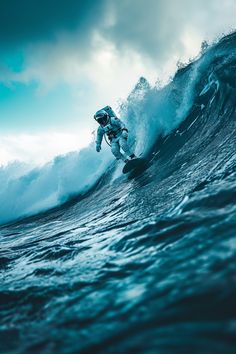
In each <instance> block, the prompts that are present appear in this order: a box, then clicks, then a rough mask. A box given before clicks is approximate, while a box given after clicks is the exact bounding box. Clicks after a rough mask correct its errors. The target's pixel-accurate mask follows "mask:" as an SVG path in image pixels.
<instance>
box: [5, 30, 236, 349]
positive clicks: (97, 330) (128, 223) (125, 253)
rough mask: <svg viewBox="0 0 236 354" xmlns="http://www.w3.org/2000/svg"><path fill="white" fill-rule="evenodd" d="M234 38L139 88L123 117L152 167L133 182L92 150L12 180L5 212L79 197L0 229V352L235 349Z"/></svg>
mask: <svg viewBox="0 0 236 354" xmlns="http://www.w3.org/2000/svg"><path fill="white" fill-rule="evenodd" d="M235 44H236V34H235V33H234V34H231V35H229V36H227V37H225V38H223V39H222V40H221V41H220V42H219V43H217V44H216V45H214V46H213V47H211V48H209V49H208V50H207V51H206V52H205V53H204V54H202V56H201V57H200V58H199V59H198V60H197V61H195V62H194V63H191V64H190V65H188V66H187V67H185V68H183V69H180V70H179V71H178V72H177V73H176V75H175V77H174V79H173V80H172V82H170V84H169V85H167V86H166V87H164V88H163V89H161V90H158V89H157V88H150V87H149V85H148V84H147V82H146V81H145V80H144V79H141V80H140V82H139V84H138V85H137V87H136V88H135V90H134V91H133V92H132V93H131V95H130V96H129V97H128V99H127V102H126V103H125V104H124V105H123V107H122V112H123V115H124V116H126V117H128V122H129V125H130V127H131V130H133V131H134V135H133V143H134V144H135V145H136V150H137V152H138V153H141V152H142V153H143V155H144V156H145V157H146V158H147V159H149V160H150V162H151V166H150V167H149V169H148V170H147V171H145V173H143V174H142V175H139V176H137V177H136V178H135V179H132V180H128V179H127V178H125V177H124V176H122V175H121V174H120V170H119V166H118V167H117V166H116V164H112V163H111V160H110V157H108V156H109V155H108V152H107V154H105V155H106V156H107V157H106V158H105V159H104V160H98V162H97V164H98V165H97V166H94V167H93V166H92V163H94V161H96V159H95V160H94V155H93V154H94V153H93V151H92V147H89V148H88V149H87V150H84V151H83V152H81V153H80V154H81V156H80V155H77V154H73V155H68V156H65V157H62V158H58V160H57V159H56V160H55V161H54V162H53V163H52V164H51V165H47V166H45V167H43V168H42V169H40V170H35V171H32V172H30V173H27V174H25V175H24V176H21V177H19V176H16V177H15V179H14V180H9V184H8V185H7V186H6V190H8V193H7V192H6V194H5V196H4V192H2V194H1V200H6V202H8V199H7V195H8V198H9V199H11V198H14V196H16V195H18V196H19V195H20V193H21V194H22V195H20V200H19V203H21V207H22V209H23V211H22V210H20V207H19V208H18V211H16V212H15V215H14V217H20V216H23V215H26V214H30V213H37V212H38V211H42V210H45V209H47V207H51V206H56V205H59V204H60V203H61V202H63V201H65V200H67V199H68V197H69V196H70V195H74V194H75V192H76V193H78V191H79V192H80V193H81V192H82V193H81V195H80V197H78V199H75V200H73V201H71V202H68V203H67V204H64V205H61V206H60V207H58V208H56V209H54V210H52V211H48V212H45V213H44V214H41V215H36V216H34V217H30V218H28V219H24V220H21V221H17V222H15V223H12V224H9V225H5V226H2V227H1V229H0V231H1V235H0V242H1V253H0V266H1V272H2V274H4V275H5V277H4V281H3V282H2V284H1V290H0V299H1V307H0V311H1V316H0V329H1V331H0V333H1V336H2V338H3V337H4V340H0V350H2V351H3V352H4V353H8V352H9V353H10V352H11V353H30V352H34V353H40V352H55V353H65V352H68V353H80V352H81V353H100V352H101V353H114V352H116V353H128V352H139V353H155V352H158V353H173V352H176V353H177V352H178V353H180V352H181V353H182V352H186V351H188V352H199V353H207V352H211V353H212V352H214V353H231V352H233V350H234V348H235V334H236V333H235V331H236V329H235V317H236V313H235V295H236V281H235V271H236V265H235V256H236V244H235V236H234V235H235V230H236V217H235V208H236V204H235V196H236V182H235V181H236V154H235V146H236V133H235V122H236V120H235V119H236V113H235V104H236V98H235V97H236V84H235V83H236V74H235V73H236V70H235V69H236V49H235V48H236V46H235ZM136 137H137V138H136ZM83 158H84V160H86V161H87V158H91V164H87V163H86V162H84V164H83V163H82V162H81V161H83ZM96 158H97V155H96ZM78 164H80V166H81V169H80V170H79V171H80V172H77V169H76V166H77V165H78ZM96 167H97V168H96ZM85 168H88V170H87V171H86V174H83V173H84V169H85ZM61 171H69V172H70V173H68V174H67V175H64V176H63V178H64V179H63V178H62V177H61V175H60V174H61V173H62V172H61ZM63 173H64V172H63ZM77 173H80V175H77ZM55 176H57V177H56V178H55ZM85 176H89V178H90V179H89V180H87V178H86V177H85ZM79 177H81V179H80V180H79V181H78V179H79ZM62 181H63V183H62ZM81 181H82V182H81ZM49 182H50V183H49ZM36 183H37V184H36ZM36 185H37V186H38V194H37V192H36V191H35V188H34V187H35V186H36ZM45 186H47V189H46V190H44V194H43V198H45V200H50V198H51V196H53V195H54V196H55V199H54V200H53V203H51V204H48V205H46V206H45V204H44V205H42V204H41V205H40V202H41V201H42V200H44V199H43V198H42V194H40V192H41V188H42V190H43V189H44V187H45ZM9 191H10V193H9ZM27 191H28V192H27ZM33 191H34V192H33ZM14 193H15V194H14ZM32 193H34V197H33V199H32V196H31V194H32ZM82 194H83V195H82ZM49 197H50V198H49ZM3 198H5V199H3ZM27 198H28V199H27ZM10 203H11V202H9V205H8V206H7V208H8V209H7V210H8V211H6V213H5V216H4V217H3V218H2V221H6V220H9V217H8V216H7V215H10V210H11V208H12V205H11V204H10ZM29 206H31V207H32V206H34V208H33V207H32V209H31V210H29ZM1 208H2V210H1V214H2V212H4V208H3V207H2V206H1ZM8 213H9V214H8ZM2 338H0V339H2Z"/></svg>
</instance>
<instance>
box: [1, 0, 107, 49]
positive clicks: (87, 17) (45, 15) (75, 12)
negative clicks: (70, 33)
mask: <svg viewBox="0 0 236 354" xmlns="http://www.w3.org/2000/svg"><path fill="white" fill-rule="evenodd" d="M103 6H104V1H103V0H99V1H94V0H8V1H7V0H6V1H5V0H3V1H1V2H0V42H1V45H2V46H3V45H15V44H21V43H25V42H31V41H34V40H45V39H50V37H53V36H54V34H56V33H57V32H60V31H63V30H75V29H76V30H78V31H80V32H81V33H83V35H84V36H86V35H88V32H89V30H90V29H91V28H93V26H94V25H96V19H97V18H99V17H101V16H102V13H103Z"/></svg>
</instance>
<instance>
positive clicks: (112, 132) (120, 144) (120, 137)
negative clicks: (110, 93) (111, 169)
mask: <svg viewBox="0 0 236 354" xmlns="http://www.w3.org/2000/svg"><path fill="white" fill-rule="evenodd" d="M94 118H95V120H96V121H97V122H98V123H99V127H98V130H97V138H96V150H97V152H99V151H100V150H101V144H102V140H103V136H104V134H106V135H107V137H108V139H109V142H110V145H111V151H112V153H113V155H114V156H115V157H116V159H117V160H120V159H121V160H123V161H124V162H128V161H129V159H128V156H129V157H130V158H131V159H133V158H135V157H136V156H135V155H134V153H132V152H131V151H130V148H129V146H128V142H127V140H128V129H127V128H126V126H125V124H124V123H123V122H122V121H121V120H120V119H119V118H117V117H110V116H109V115H108V113H107V112H106V111H104V110H100V111H98V112H97V113H96V114H95V116H94ZM120 148H121V149H122V150H123V152H124V153H121V151H120Z"/></svg>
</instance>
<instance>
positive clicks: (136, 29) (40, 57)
mask: <svg viewBox="0 0 236 354" xmlns="http://www.w3.org/2000/svg"><path fill="white" fill-rule="evenodd" d="M235 17H236V2H235V0H225V1H224V2H223V3H222V1H221V0H208V1H205V0H198V1H189V0H135V1H131V0H119V1H117V0H99V1H94V0H86V1H84V0H83V1H82V0H57V1H56V0H51V1H47V0H41V1H37V0H35V1H31V0H22V1H18V0H9V1H2V2H0V41H1V52H4V51H5V52H6V53H8V50H9V48H10V52H9V53H10V54H9V55H8V54H7V55H5V56H1V58H3V59H4V60H3V62H4V63H3V64H4V65H3V64H2V66H1V65H0V81H1V82H3V83H4V84H5V85H8V86H9V87H11V85H13V86H14V83H15V82H20V83H23V84H25V85H28V84H29V83H32V82H33V83H36V84H37V87H38V88H37V94H44V95H47V93H48V91H49V90H53V89H54V88H55V87H60V85H61V84H62V85H67V86H69V87H70V88H71V89H72V90H71V91H70V92H72V94H73V95H74V105H76V107H78V109H76V114H77V113H78V117H79V119H78V121H79V120H80V122H82V123H83V124H84V126H87V127H89V128H90V129H91V128H92V124H93V123H91V122H92V119H91V117H92V116H93V113H94V111H96V110H97V109H98V108H100V107H102V106H103V105H107V104H110V105H115V106H116V103H117V99H119V98H122V99H125V97H126V96H127V94H128V93H129V91H130V90H131V89H132V88H133V86H134V85H135V83H136V82H137V80H138V79H139V77H140V76H145V77H147V79H148V80H149V81H150V82H151V83H155V81H156V79H157V78H160V79H161V80H163V81H165V80H167V79H168V77H169V76H170V75H173V74H174V71H175V70H176V63H177V61H178V60H182V61H187V60H188V59H189V58H191V57H194V56H196V55H197V54H198V52H199V50H200V46H201V42H202V41H203V40H205V39H207V40H214V39H215V38H216V37H219V36H221V35H222V34H223V32H225V33H227V32H228V31H229V30H231V29H234V28H235ZM9 46H10V47H9ZM18 56H19V57H20V60H19V59H18ZM5 59H6V60H5ZM12 62H13V63H14V65H12V64H11V63H12ZM15 63H16V64H15ZM19 63H20V64H19ZM35 86H36V85H34V87H35ZM59 104H60V105H61V106H63V105H64V104H65V102H63V100H62V99H61V97H60V102H59ZM22 116H23V114H22ZM69 116H70V112H69V111H68V117H69ZM58 117H59V118H58V122H59V121H60V124H62V123H61V120H60V112H59V114H58ZM46 119H48V120H49V119H50V117H47V118H46ZM63 119H64V117H63ZM31 121H33V118H32V119H31ZM43 124H45V121H44V123H43ZM55 125H56V124H55ZM61 126H62V125H61ZM65 126H69V124H68V121H66V120H65ZM73 128H74V127H72V128H71V131H73ZM57 129H60V127H59V126H57ZM24 141H25V146H27V141H26V140H24ZM9 143H10V144H13V142H12V141H9ZM13 145H14V144H13ZM14 146H15V145H14ZM48 149H52V151H56V149H59V147H57V148H56V149H54V148H53V147H52V146H48ZM5 150H6V149H5ZM36 150H37V149H36ZM36 150H35V151H36ZM14 151H16V149H15V150H14ZM24 153H25V154H26V155H27V153H26V150H25V152H24ZM14 154H15V153H14ZM14 154H13V155H14ZM35 156H36V154H35Z"/></svg>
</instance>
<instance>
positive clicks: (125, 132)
mask: <svg viewBox="0 0 236 354" xmlns="http://www.w3.org/2000/svg"><path fill="white" fill-rule="evenodd" d="M122 137H123V138H124V139H128V132H127V130H122Z"/></svg>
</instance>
